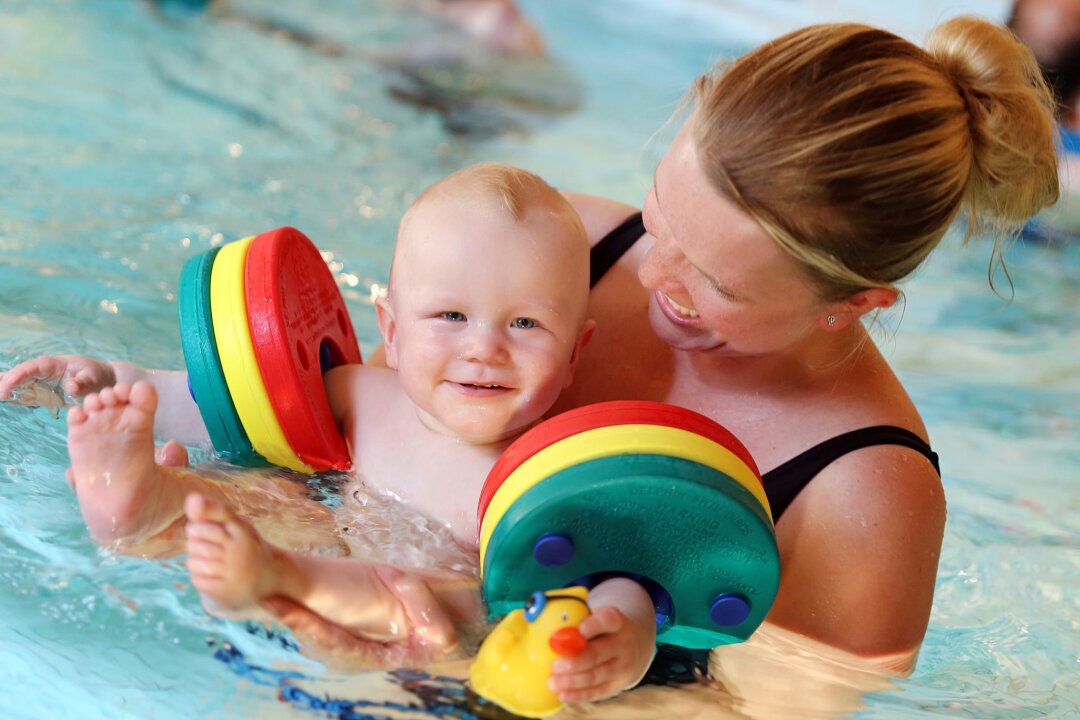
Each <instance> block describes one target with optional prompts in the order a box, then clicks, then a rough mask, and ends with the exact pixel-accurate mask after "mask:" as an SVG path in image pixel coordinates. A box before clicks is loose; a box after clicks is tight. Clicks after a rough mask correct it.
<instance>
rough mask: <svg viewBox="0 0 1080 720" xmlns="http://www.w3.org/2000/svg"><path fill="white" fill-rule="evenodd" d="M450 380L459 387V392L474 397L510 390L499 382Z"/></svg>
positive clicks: (488, 395)
mask: <svg viewBox="0 0 1080 720" xmlns="http://www.w3.org/2000/svg"><path fill="white" fill-rule="evenodd" d="M450 382H451V384H452V385H455V386H456V387H457V388H458V392H460V393H462V394H463V395H469V396H472V397H490V396H492V395H499V394H501V393H505V392H509V391H510V388H508V387H506V386H505V385H499V384H497V383H466V382H454V381H450Z"/></svg>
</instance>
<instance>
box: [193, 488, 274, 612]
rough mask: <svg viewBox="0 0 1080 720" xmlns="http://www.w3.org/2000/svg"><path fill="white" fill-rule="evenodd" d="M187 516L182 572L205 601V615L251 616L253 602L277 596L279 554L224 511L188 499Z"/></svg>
mask: <svg viewBox="0 0 1080 720" xmlns="http://www.w3.org/2000/svg"><path fill="white" fill-rule="evenodd" d="M184 510H185V512H186V514H187V528H186V534H187V550H188V561H187V565H188V572H190V573H191V583H192V584H193V585H194V586H195V589H196V590H198V591H199V592H200V593H201V594H202V596H203V597H204V598H205V599H207V600H209V601H210V602H209V603H208V605H209V607H208V608H207V609H208V610H210V611H212V612H217V611H219V610H226V611H231V612H236V613H241V614H245V613H246V614H252V613H254V612H255V611H257V610H258V607H259V602H260V601H261V600H262V599H263V598H264V597H267V596H269V595H276V594H279V593H280V592H281V591H282V589H283V588H282V587H281V576H282V568H283V565H284V564H285V563H288V562H289V558H288V557H287V555H286V553H285V551H284V550H281V549H280V548H276V547H274V546H273V545H271V544H270V543H267V542H265V541H264V540H263V539H262V538H261V537H260V536H259V534H258V532H256V531H255V528H253V527H252V526H251V525H250V524H248V523H247V522H245V521H244V520H241V519H240V518H239V517H237V515H236V514H235V513H234V512H232V510H230V509H229V508H228V507H227V506H225V505H224V504H222V503H219V502H216V501H213V500H208V499H207V498H205V497H203V496H202V495H198V494H194V493H193V494H191V495H189V496H188V498H187V501H186V502H185V504H184Z"/></svg>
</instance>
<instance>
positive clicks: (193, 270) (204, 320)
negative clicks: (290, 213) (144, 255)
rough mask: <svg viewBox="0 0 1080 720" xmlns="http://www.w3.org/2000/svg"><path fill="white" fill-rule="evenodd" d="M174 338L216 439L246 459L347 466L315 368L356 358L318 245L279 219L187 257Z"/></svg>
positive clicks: (309, 468)
mask: <svg viewBox="0 0 1080 720" xmlns="http://www.w3.org/2000/svg"><path fill="white" fill-rule="evenodd" d="M179 305H180V338H181V341H182V344H183V349H184V360H185V363H186V364H187V368H188V382H189V384H190V387H191V394H192V397H193V398H194V399H195V402H196V403H197V404H198V406H199V413H200V414H201V415H202V418H203V422H204V423H205V424H206V428H207V430H208V431H209V433H210V439H211V441H212V442H213V444H214V448H215V449H216V450H217V451H218V452H219V453H220V454H221V455H222V456H224V457H226V458H227V459H229V460H231V461H233V462H238V463H241V464H245V465H256V464H261V463H262V462H264V461H269V462H271V463H273V464H275V465H281V466H283V467H288V468H291V469H293V470H297V471H300V472H307V473H311V472H316V471H319V470H329V469H337V470H345V469H347V468H348V467H349V466H350V460H349V452H348V448H347V447H346V445H345V440H344V438H342V437H341V433H340V432H339V431H338V428H337V424H336V423H335V422H334V417H333V414H332V413H331V411H330V404H329V401H328V400H327V397H326V390H325V389H324V387H323V381H322V375H323V373H324V372H326V371H327V370H329V369H330V368H332V367H336V366H338V365H343V364H346V363H359V362H360V348H359V345H358V344H357V341H356V335H355V333H354V332H353V329H352V323H351V321H350V320H349V314H348V310H347V309H346V307H345V301H344V299H343V298H342V297H341V292H340V291H339V290H338V287H337V284H336V283H335V281H334V278H333V275H332V274H331V273H330V270H329V269H328V268H327V267H326V263H325V262H324V261H323V259H322V256H321V255H320V254H319V251H318V250H317V249H316V248H315V246H314V245H313V244H312V243H311V241H310V240H309V239H308V238H307V237H306V236H305V235H304V234H303V233H301V232H300V231H298V230H295V229H294V228H289V227H284V228H279V229H277V230H272V231H270V232H266V233H263V234H261V235H257V236H253V237H249V238H244V239H243V240H238V241H236V242H233V243H229V244H228V245H225V246H223V247H221V248H215V249H213V250H210V251H208V252H205V253H202V254H200V255H197V256H195V257H193V258H191V259H190V260H189V261H188V262H187V264H186V265H185V266H184V269H183V271H182V273H181V276H180V302H179Z"/></svg>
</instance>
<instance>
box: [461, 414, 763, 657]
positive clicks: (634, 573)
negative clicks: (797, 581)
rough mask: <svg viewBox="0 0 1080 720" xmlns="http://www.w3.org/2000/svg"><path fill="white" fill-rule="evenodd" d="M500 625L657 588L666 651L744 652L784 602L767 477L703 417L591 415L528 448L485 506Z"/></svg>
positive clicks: (487, 580) (545, 428)
mask: <svg viewBox="0 0 1080 720" xmlns="http://www.w3.org/2000/svg"><path fill="white" fill-rule="evenodd" d="M477 517H478V518H479V520H478V522H479V537H480V566H481V577H482V580H483V589H484V597H485V600H486V601H487V603H488V607H489V610H490V612H491V614H492V616H495V617H497V616H501V615H504V614H506V613H507V612H510V611H511V610H513V609H514V608H516V607H518V606H519V605H520V603H521V598H524V597H528V596H529V593H530V592H531V591H532V589H534V588H536V587H549V588H551V587H562V586H567V585H587V586H595V585H596V584H597V583H599V582H601V581H602V580H604V579H606V578H609V577H614V576H625V577H630V578H632V579H634V580H636V581H638V582H639V583H641V584H642V586H643V587H645V589H646V590H648V591H649V594H650V596H651V597H652V600H653V603H654V607H655V609H656V615H657V639H658V641H661V642H665V643H670V644H674V645H681V646H683V647H687V648H711V647H715V646H717V645H724V644H729V643H735V642H741V641H743V640H745V639H746V638H747V637H749V636H750V634H751V633H752V632H753V631H754V630H755V629H756V628H757V627H758V625H760V624H761V622H762V620H764V618H765V615H766V614H767V613H768V611H769V608H770V607H771V606H772V602H773V600H774V599H775V597H776V590H777V586H778V585H779V581H780V561H779V554H778V552H777V548H776V537H775V533H774V530H773V523H772V515H771V512H770V510H769V505H768V500H767V498H766V496H765V492H764V489H763V487H762V485H761V475H760V473H759V471H758V469H757V466H756V465H755V464H754V461H753V459H752V458H751V457H750V454H749V453H748V452H747V451H746V448H745V447H744V446H743V445H742V444H741V443H740V442H739V441H738V440H737V439H736V438H735V437H734V436H733V435H732V434H731V433H729V432H728V431H727V430H725V429H724V428H723V427H721V426H720V425H718V424H716V423H715V422H713V421H712V420H710V419H708V418H706V417H705V416H703V415H699V414H698V413H695V412H692V411H690V410H686V409H683V408H678V407H675V406H672V405H666V404H664V403H654V402H643V401H628V402H608V403H598V404H596V405H589V406H586V407H582V408H578V409H576V410H571V411H570V412H567V413H564V414H562V415H559V416H556V417H554V418H551V419H550V420H548V421H546V422H544V423H541V424H540V425H538V426H536V427H535V428H533V429H532V430H530V431H529V432H527V433H525V434H524V435H522V436H521V437H520V438H518V440H516V441H515V442H514V443H513V444H512V445H511V446H510V447H509V448H507V450H506V452H505V453H503V455H502V457H500V459H499V461H498V462H497V463H496V464H495V466H494V467H493V468H492V470H491V473H490V474H489V475H488V478H487V480H486V482H485V484H484V487H483V490H482V491H481V495H480V501H479V504H478V506H477Z"/></svg>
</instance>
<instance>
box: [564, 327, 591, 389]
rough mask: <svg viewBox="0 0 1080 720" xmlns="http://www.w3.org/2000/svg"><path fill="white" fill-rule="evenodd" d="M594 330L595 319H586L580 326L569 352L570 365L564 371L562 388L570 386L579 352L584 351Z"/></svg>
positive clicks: (579, 356) (579, 357) (579, 355)
mask: <svg viewBox="0 0 1080 720" xmlns="http://www.w3.org/2000/svg"><path fill="white" fill-rule="evenodd" d="M595 330H596V321H595V320H591V319H590V320H586V321H585V324H584V325H583V326H582V328H581V333H580V334H579V335H578V339H577V342H576V343H574V349H573V350H572V351H571V353H570V367H569V370H568V371H567V373H566V382H564V383H563V387H564V388H568V387H570V383H572V382H573V381H574V371H575V370H576V369H577V364H578V361H579V360H580V359H581V353H583V352H584V351H585V347H586V346H587V345H588V344H589V342H590V341H591V340H592V336H593V332H594V331H595Z"/></svg>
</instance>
